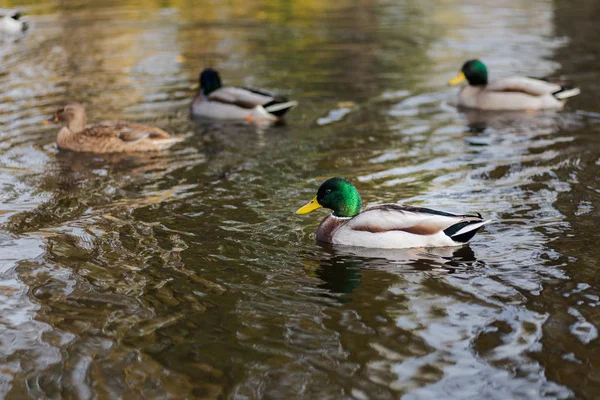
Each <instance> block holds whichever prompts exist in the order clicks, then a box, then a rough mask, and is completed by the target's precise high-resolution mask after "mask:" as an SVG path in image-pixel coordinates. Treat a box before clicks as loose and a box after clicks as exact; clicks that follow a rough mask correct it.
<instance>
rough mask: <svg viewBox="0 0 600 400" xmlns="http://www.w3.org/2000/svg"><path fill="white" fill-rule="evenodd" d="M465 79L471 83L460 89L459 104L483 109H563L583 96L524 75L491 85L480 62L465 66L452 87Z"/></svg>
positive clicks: (497, 81) (471, 62)
mask: <svg viewBox="0 0 600 400" xmlns="http://www.w3.org/2000/svg"><path fill="white" fill-rule="evenodd" d="M465 80H467V81H468V83H469V84H468V85H467V86H464V87H462V88H461V89H460V92H459V93H458V105H459V106H461V107H466V108H474V109H479V110H490V111H502V110H505V111H532V110H546V109H560V108H562V107H563V106H564V105H565V101H566V99H568V98H569V97H573V96H577V95H578V94H579V89H578V88H576V87H573V86H561V85H559V84H556V83H551V82H546V81H543V80H540V79H534V78H527V77H524V76H515V77H511V78H501V79H497V80H495V81H492V82H488V73H487V68H486V67H485V64H483V63H482V62H481V61H479V60H469V61H467V62H466V63H464V64H463V66H462V69H461V72H460V73H459V74H458V75H457V76H456V77H455V78H454V79H451V80H450V82H448V84H449V85H451V86H454V85H458V84H460V83H461V82H463V81H465Z"/></svg>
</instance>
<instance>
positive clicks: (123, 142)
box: [49, 103, 183, 153]
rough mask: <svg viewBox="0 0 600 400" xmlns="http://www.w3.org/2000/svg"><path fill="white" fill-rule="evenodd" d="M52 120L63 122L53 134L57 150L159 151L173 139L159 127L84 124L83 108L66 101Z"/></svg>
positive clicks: (126, 123)
mask: <svg viewBox="0 0 600 400" xmlns="http://www.w3.org/2000/svg"><path fill="white" fill-rule="evenodd" d="M49 121H51V122H64V123H65V126H63V127H62V128H61V129H60V131H59V132H58V136H57V137H56V144H57V146H58V148H59V149H63V150H72V151H79V152H90V153H122V152H145V151H158V150H163V149H167V148H169V147H171V146H172V145H174V144H175V143H177V142H180V141H182V140H183V139H182V138H174V137H171V135H170V134H169V133H167V132H165V131H163V130H162V129H159V128H156V127H153V126H148V125H142V124H137V123H134V122H125V121H104V122H100V123H98V124H95V125H87V118H86V115H85V108H84V107H83V105H81V104H79V103H69V104H67V105H66V106H64V107H63V108H61V109H60V110H58V111H57V112H56V114H55V115H54V117H53V118H51V119H50V120H49Z"/></svg>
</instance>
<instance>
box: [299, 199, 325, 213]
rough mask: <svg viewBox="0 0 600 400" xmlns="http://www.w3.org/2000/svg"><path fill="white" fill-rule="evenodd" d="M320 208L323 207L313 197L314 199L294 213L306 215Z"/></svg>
mask: <svg viewBox="0 0 600 400" xmlns="http://www.w3.org/2000/svg"><path fill="white" fill-rule="evenodd" d="M321 207H323V206H322V205H320V204H319V202H318V201H317V196H315V198H314V199H312V200H311V201H309V202H308V203H307V204H306V205H304V206H303V207H300V208H299V209H298V211H296V214H308V213H309V212H311V211H314V210H316V209H317V208H321Z"/></svg>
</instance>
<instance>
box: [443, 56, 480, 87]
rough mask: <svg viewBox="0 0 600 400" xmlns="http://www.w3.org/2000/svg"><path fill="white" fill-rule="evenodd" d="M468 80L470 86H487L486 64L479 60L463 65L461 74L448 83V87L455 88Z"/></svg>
mask: <svg viewBox="0 0 600 400" xmlns="http://www.w3.org/2000/svg"><path fill="white" fill-rule="evenodd" d="M465 80H467V81H468V82H469V85H471V86H478V85H487V83H488V72H487V68H486V67H485V64H484V63H482V62H481V61H479V60H469V61H467V62H466V63H464V64H463V66H462V69H461V70H460V73H459V74H458V75H457V76H456V77H454V78H453V79H451V80H450V82H448V85H450V86H454V85H458V84H459V83H462V82H463V81H465Z"/></svg>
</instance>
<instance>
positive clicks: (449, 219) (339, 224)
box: [296, 177, 491, 249]
mask: <svg viewBox="0 0 600 400" xmlns="http://www.w3.org/2000/svg"><path fill="white" fill-rule="evenodd" d="M361 206H362V200H361V198H360V195H359V194H358V191H357V190H356V188H355V187H354V185H353V184H352V183H350V182H349V181H347V180H346V179H344V178H339V177H336V178H331V179H328V180H327V181H325V182H324V183H323V184H322V185H321V187H320V188H319V190H318V191H317V195H316V196H315V197H314V198H313V199H312V200H311V201H310V202H309V203H307V204H306V205H305V206H303V207H301V208H300V209H299V210H298V211H296V214H306V213H309V212H311V211H313V210H316V209H318V208H321V207H325V208H329V209H331V210H333V213H331V214H329V215H328V216H326V217H325V218H324V219H323V221H321V224H320V225H319V228H318V229H317V241H319V242H324V243H332V244H343V245H349V246H360V247H373V248H385V249H402V248H411V247H445V246H460V245H463V244H465V243H467V242H468V241H469V240H470V239H471V238H472V237H473V236H475V234H476V233H477V231H478V230H479V229H480V228H481V227H482V226H484V225H485V224H488V223H490V222H491V220H483V218H482V217H481V215H480V214H477V215H458V214H452V213H448V212H444V211H437V210H432V209H429V208H423V207H412V206H402V205H399V204H382V205H379V206H375V207H371V208H367V209H366V210H364V211H362V212H361V211H360V209H361Z"/></svg>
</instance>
